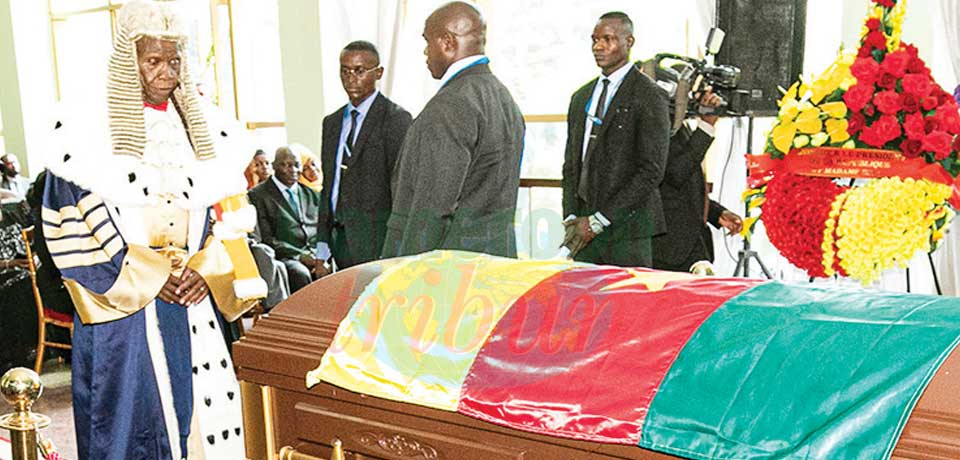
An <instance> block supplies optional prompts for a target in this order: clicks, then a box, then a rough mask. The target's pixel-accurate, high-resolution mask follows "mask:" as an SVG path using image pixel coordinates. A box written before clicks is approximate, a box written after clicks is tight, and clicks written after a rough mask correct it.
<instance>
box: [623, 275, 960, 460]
mask: <svg viewBox="0 0 960 460" xmlns="http://www.w3.org/2000/svg"><path fill="white" fill-rule="evenodd" d="M958 337H960V299H956V298H952V297H931V296H920V295H908V294H892V293H877V292H866V291H861V290H845V289H836V288H832V289H823V288H815V287H810V286H790V285H784V284H781V283H768V284H763V285H759V286H757V287H755V288H753V289H751V290H749V291H746V292H744V293H743V294H741V295H739V296H737V297H734V298H733V299H731V300H729V301H728V302H727V303H725V304H724V305H723V306H721V307H720V309H718V310H717V311H716V312H715V313H714V314H713V315H712V316H711V317H710V318H708V319H707V321H706V322H705V323H704V324H703V325H702V326H701V327H700V329H699V330H698V331H697V332H696V333H695V334H694V335H693V337H691V338H690V341H689V342H687V344H686V346H685V347H684V348H683V350H682V351H681V353H680V355H679V356H678V357H677V360H676V361H675V362H674V364H673V366H672V367H671V368H670V371H669V372H668V373H667V376H666V377H665V378H664V380H663V382H662V384H661V385H660V389H659V390H658V393H657V396H656V397H655V398H654V400H653V403H652V404H651V407H650V412H649V414H648V416H647V419H646V422H645V424H644V426H643V431H642V437H641V440H640V446H641V447H644V448H648V449H652V450H658V451H663V452H668V453H672V454H676V455H680V456H684V457H689V458H698V459H737V460H747V459H757V458H803V459H831V460H836V459H864V458H888V457H889V456H890V453H891V452H892V451H893V447H894V445H895V444H896V441H897V439H898V438H899V436H900V432H901V431H902V429H903V426H904V425H905V424H906V420H907V417H908V416H909V413H910V411H911V410H912V409H913V406H914V405H915V404H916V401H917V399H918V398H919V397H920V394H921V393H922V391H923V389H924V388H925V387H926V385H927V383H929V381H930V379H931V378H932V376H933V374H934V373H935V372H936V370H937V368H939V366H940V364H941V363H942V362H943V360H944V359H946V356H947V355H948V354H949V353H950V351H952V350H953V348H954V347H955V346H956V344H957V340H958Z"/></svg>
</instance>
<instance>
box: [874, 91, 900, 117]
mask: <svg viewBox="0 0 960 460" xmlns="http://www.w3.org/2000/svg"><path fill="white" fill-rule="evenodd" d="M873 105H875V106H877V110H879V111H880V113H882V114H885V115H896V113H897V112H899V111H900V109H902V108H903V106H902V105H901V104H900V94H899V93H897V92H896V91H880V92H879V93H877V94H874V95H873Z"/></svg>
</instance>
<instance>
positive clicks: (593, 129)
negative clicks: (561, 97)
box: [577, 78, 610, 201]
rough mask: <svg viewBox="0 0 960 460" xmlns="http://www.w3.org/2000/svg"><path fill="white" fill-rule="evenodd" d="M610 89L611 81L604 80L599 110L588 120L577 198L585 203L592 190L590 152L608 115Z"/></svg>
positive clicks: (598, 104)
mask: <svg viewBox="0 0 960 460" xmlns="http://www.w3.org/2000/svg"><path fill="white" fill-rule="evenodd" d="M609 87H610V79H608V78H604V79H603V89H602V90H600V97H599V98H597V108H596V110H594V112H593V113H594V115H593V119H592V120H587V121H589V122H590V140H589V141H588V142H587V151H586V152H584V154H583V160H582V161H581V162H580V163H581V164H580V183H578V184H577V196H579V197H580V199H581V200H583V201H587V196H588V193H589V190H590V189H589V184H588V183H587V182H588V180H589V178H590V168H589V165H590V152H592V151H593V149H594V148H595V147H596V140H597V135H599V134H600V126H601V125H600V124H599V123H598V122H599V121H602V120H603V115H604V114H605V113H606V108H607V88H609Z"/></svg>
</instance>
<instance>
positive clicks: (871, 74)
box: [850, 57, 880, 85]
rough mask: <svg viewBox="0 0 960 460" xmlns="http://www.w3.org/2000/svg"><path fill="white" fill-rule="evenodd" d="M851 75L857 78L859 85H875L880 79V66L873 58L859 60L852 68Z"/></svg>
mask: <svg viewBox="0 0 960 460" xmlns="http://www.w3.org/2000/svg"><path fill="white" fill-rule="evenodd" d="M850 73H851V74H852V75H853V76H854V77H856V78H857V83H858V84H864V85H873V84H874V83H876V82H877V79H878V78H879V77H880V64H877V61H875V60H873V57H862V58H857V60H856V61H854V63H853V65H851V66H850Z"/></svg>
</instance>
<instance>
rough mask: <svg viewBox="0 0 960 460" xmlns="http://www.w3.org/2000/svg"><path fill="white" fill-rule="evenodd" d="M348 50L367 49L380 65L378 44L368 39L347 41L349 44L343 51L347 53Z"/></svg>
mask: <svg viewBox="0 0 960 460" xmlns="http://www.w3.org/2000/svg"><path fill="white" fill-rule="evenodd" d="M347 51H366V52H368V53H370V54H372V55H373V58H374V59H375V60H376V61H377V65H380V52H379V51H377V47H376V45H374V44H373V43H370V42H368V41H366V40H356V41H352V42H350V43H347V46H344V47H343V51H342V52H344V53H345V52H347Z"/></svg>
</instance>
